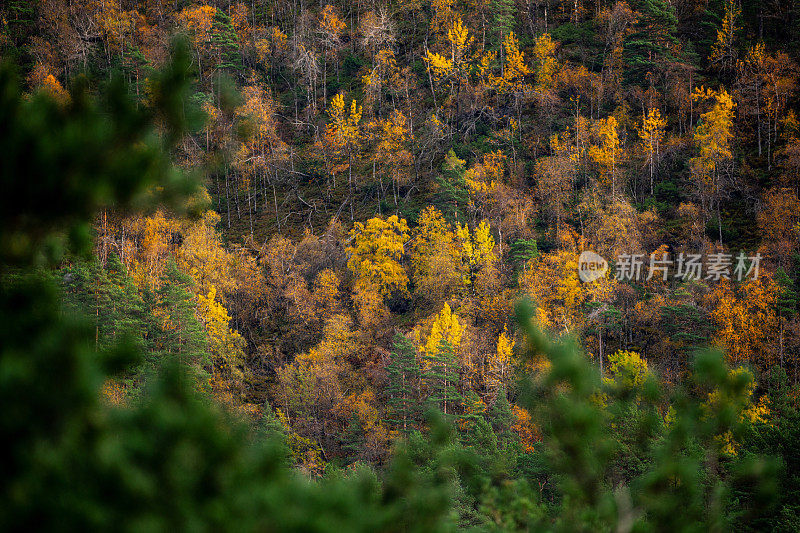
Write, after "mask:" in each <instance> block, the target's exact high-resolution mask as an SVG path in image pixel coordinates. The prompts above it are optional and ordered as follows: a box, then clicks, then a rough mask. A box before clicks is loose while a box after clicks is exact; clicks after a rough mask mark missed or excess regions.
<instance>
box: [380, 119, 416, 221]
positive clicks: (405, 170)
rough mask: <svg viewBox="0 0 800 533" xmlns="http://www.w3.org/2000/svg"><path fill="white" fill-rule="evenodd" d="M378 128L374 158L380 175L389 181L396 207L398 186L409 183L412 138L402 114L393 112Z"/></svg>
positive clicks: (411, 161)
mask: <svg viewBox="0 0 800 533" xmlns="http://www.w3.org/2000/svg"><path fill="white" fill-rule="evenodd" d="M378 127H379V131H378V144H377V146H376V147H375V156H374V157H375V159H376V162H377V164H378V165H380V169H381V175H383V174H386V175H388V176H389V178H390V180H391V185H392V195H393V196H394V204H395V205H397V195H398V192H399V189H400V185H405V184H407V183H408V182H409V181H410V168H409V167H410V166H411V165H412V163H413V156H412V155H411V152H410V151H409V145H410V141H411V139H412V136H411V133H410V131H409V127H408V119H407V118H406V116H405V115H404V114H403V113H401V112H400V111H397V110H395V111H392V114H391V116H390V117H389V118H387V119H386V120H383V121H381V122H380V123H379V125H378ZM382 183H383V180H381V184H382Z"/></svg>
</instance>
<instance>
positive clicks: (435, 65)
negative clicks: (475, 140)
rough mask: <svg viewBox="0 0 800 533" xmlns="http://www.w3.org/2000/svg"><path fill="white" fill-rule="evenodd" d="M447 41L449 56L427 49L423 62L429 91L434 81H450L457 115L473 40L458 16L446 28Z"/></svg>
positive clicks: (451, 94)
mask: <svg viewBox="0 0 800 533" xmlns="http://www.w3.org/2000/svg"><path fill="white" fill-rule="evenodd" d="M447 41H448V43H449V44H450V57H449V58H447V57H445V56H443V55H440V54H437V53H434V52H431V51H430V50H428V51H427V52H426V54H425V62H426V63H427V66H428V75H429V78H430V82H431V91H433V82H434V81H436V82H437V83H442V82H445V81H449V82H450V96H451V97H454V98H455V103H456V116H458V111H459V109H458V105H459V100H460V95H461V88H462V84H464V83H467V82H468V78H469V73H470V65H469V54H468V48H469V46H470V45H471V44H472V41H473V38H472V36H471V35H470V34H469V30H468V29H467V27H466V26H464V23H463V22H462V21H461V19H460V18H459V19H457V20H456V21H454V22H453V23H452V24H451V25H450V27H449V28H448V30H447ZM433 93H434V104H435V99H436V93H435V91H433ZM435 105H436V104H435Z"/></svg>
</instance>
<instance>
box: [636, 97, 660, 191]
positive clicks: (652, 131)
mask: <svg viewBox="0 0 800 533" xmlns="http://www.w3.org/2000/svg"><path fill="white" fill-rule="evenodd" d="M666 125H667V121H666V120H665V119H663V118H662V117H661V112H660V111H659V110H658V109H657V108H655V107H653V108H650V109H649V110H648V111H647V114H646V115H644V116H642V126H641V128H639V138H640V139H641V140H642V148H643V149H644V153H645V154H646V157H647V166H648V167H649V170H650V195H651V196H652V195H653V181H654V179H655V177H656V174H657V173H658V162H659V159H660V156H661V143H662V142H663V140H664V127H665V126H666Z"/></svg>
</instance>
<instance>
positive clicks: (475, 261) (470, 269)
mask: <svg viewBox="0 0 800 533" xmlns="http://www.w3.org/2000/svg"><path fill="white" fill-rule="evenodd" d="M456 235H457V236H458V238H459V240H460V241H461V257H462V261H463V262H464V267H465V270H466V273H465V274H464V284H465V285H473V287H474V282H475V280H476V278H477V276H478V275H479V274H489V273H490V272H492V271H493V270H494V267H495V262H496V261H497V254H496V253H495V250H494V247H495V242H494V237H493V236H492V228H491V227H490V226H489V223H488V222H486V221H485V220H482V221H481V223H480V224H478V227H476V228H475V229H474V230H473V232H472V234H470V231H469V227H467V226H466V225H464V226H458V228H457V230H456Z"/></svg>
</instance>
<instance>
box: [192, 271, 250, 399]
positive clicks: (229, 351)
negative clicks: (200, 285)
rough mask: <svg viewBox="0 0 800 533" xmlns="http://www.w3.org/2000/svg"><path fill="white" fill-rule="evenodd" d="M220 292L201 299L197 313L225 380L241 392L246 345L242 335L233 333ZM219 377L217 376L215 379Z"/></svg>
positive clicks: (213, 288) (215, 289) (213, 291)
mask: <svg viewBox="0 0 800 533" xmlns="http://www.w3.org/2000/svg"><path fill="white" fill-rule="evenodd" d="M216 295H217V288H216V287H214V286H213V285H211V288H210V289H209V291H208V293H207V294H205V295H203V294H200V295H199V296H198V297H197V311H198V313H199V315H200V320H201V322H202V323H203V325H204V326H205V328H206V335H207V337H208V345H209V348H210V350H211V355H212V356H213V357H214V367H215V368H219V370H220V371H221V373H222V375H223V376H224V380H229V381H232V382H233V383H234V384H235V385H236V386H237V387H239V388H241V386H242V385H243V381H244V368H245V353H244V349H245V347H246V342H245V340H244V338H242V336H241V335H240V334H239V332H238V331H236V330H233V329H231V327H230V321H231V317H230V315H228V310H227V309H225V307H224V306H223V305H222V304H221V303H220V302H218V301H217V299H216ZM215 377H216V376H215Z"/></svg>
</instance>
